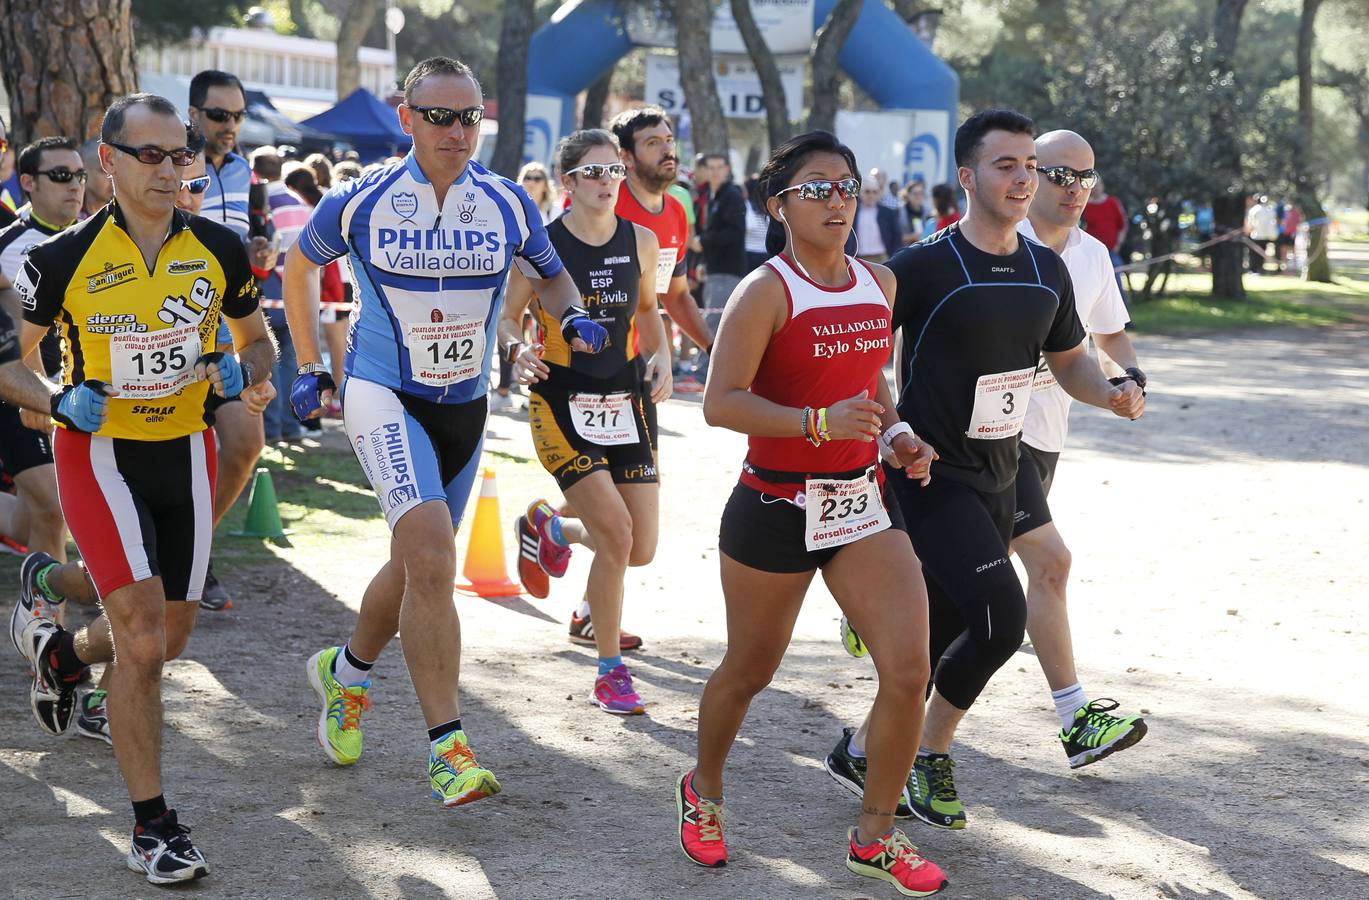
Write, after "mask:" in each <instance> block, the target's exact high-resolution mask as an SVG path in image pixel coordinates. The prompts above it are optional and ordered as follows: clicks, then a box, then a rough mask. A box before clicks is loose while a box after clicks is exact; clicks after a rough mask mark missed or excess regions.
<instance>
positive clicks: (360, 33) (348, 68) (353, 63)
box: [337, 0, 381, 100]
mask: <svg viewBox="0 0 1369 900" xmlns="http://www.w3.org/2000/svg"><path fill="white" fill-rule="evenodd" d="M380 5H381V0H352V2H351V3H348V4H347V11H346V12H345V13H343V15H342V16H341V24H340V25H339V26H338V32H337V98H338V99H339V100H341V99H342V98H343V97H346V96H347V95H348V94H350V93H352V91H355V90H356V89H357V88H359V87H361V60H359V59H357V53H358V51H360V50H361V39H362V38H364V37H365V36H366V32H368V31H370V30H371V23H372V22H373V21H375V17H376V13H378V12H380Z"/></svg>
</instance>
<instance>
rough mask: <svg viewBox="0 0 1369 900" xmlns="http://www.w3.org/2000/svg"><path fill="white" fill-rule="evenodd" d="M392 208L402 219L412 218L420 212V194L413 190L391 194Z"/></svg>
mask: <svg viewBox="0 0 1369 900" xmlns="http://www.w3.org/2000/svg"><path fill="white" fill-rule="evenodd" d="M390 208H391V209H393V210H394V211H395V215H397V216H399V217H400V218H401V219H412V218H413V217H414V215H415V214H416V213H417V212H418V195H416V194H415V193H413V191H406V192H404V193H402V194H391V195H390Z"/></svg>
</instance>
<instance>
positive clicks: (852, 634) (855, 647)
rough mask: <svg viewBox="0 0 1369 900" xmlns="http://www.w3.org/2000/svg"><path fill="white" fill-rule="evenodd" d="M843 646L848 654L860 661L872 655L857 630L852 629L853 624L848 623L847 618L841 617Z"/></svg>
mask: <svg viewBox="0 0 1369 900" xmlns="http://www.w3.org/2000/svg"><path fill="white" fill-rule="evenodd" d="M841 645H842V646H843V647H845V648H846V652H847V653H849V654H851V655H852V656H854V657H855V658H856V659H860V658H861V657H862V656H869V655H870V648H869V647H867V646H865V642H864V641H862V640H861V639H860V635H858V634H856V630H855V629H854V628H852V627H851V623H850V622H848V621H846V617H845V616H842V617H841Z"/></svg>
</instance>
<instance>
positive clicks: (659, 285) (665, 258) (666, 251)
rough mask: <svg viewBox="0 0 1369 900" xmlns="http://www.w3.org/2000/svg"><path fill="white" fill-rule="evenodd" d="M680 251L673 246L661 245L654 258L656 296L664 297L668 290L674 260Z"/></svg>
mask: <svg viewBox="0 0 1369 900" xmlns="http://www.w3.org/2000/svg"><path fill="white" fill-rule="evenodd" d="M679 252H680V251H679V250H678V249H677V248H675V247H662V248H661V255H660V256H659V257H657V259H656V296H657V297H664V296H665V295H666V292H667V291H669V290H670V279H671V278H672V277H673V276H674V275H675V260H676V259H677V258H678V257H677V256H676V254H677V253H679Z"/></svg>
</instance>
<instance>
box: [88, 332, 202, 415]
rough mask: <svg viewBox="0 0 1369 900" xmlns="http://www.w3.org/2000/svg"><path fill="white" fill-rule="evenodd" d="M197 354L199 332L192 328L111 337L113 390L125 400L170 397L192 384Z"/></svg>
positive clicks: (110, 351) (198, 351)
mask: <svg viewBox="0 0 1369 900" xmlns="http://www.w3.org/2000/svg"><path fill="white" fill-rule="evenodd" d="M200 350H201V344H200V332H199V329H198V328H197V327H196V326H194V325H185V326H183V327H181V328H167V329H163V330H162V331H151V332H130V333H123V334H115V335H111V336H110V338H109V368H110V376H111V377H112V379H113V382H114V384H113V386H114V389H115V390H117V391H118V392H119V396H120V397H122V398H123V399H126V400H155V399H157V398H159V397H169V396H171V395H172V394H174V393H176V392H177V391H179V390H180V389H181V388H183V387H185V386H186V385H187V384H189V383H190V382H192V381H194V380H195V360H197V359H199V358H200Z"/></svg>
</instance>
